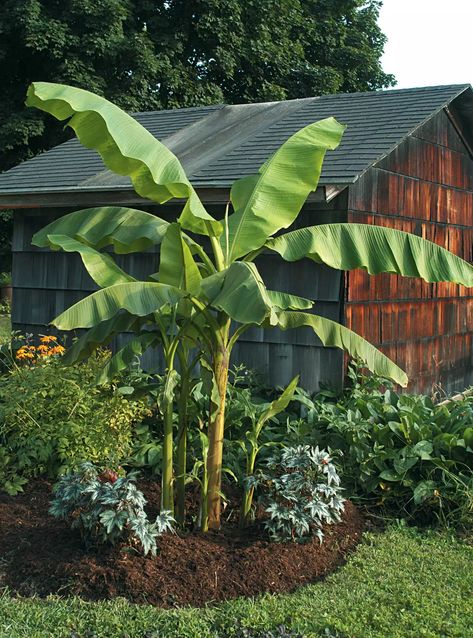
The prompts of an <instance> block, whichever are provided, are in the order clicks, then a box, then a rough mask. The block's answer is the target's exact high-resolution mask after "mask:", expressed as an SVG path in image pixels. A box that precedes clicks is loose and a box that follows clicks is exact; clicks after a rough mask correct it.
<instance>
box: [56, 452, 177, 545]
mask: <svg viewBox="0 0 473 638" xmlns="http://www.w3.org/2000/svg"><path fill="white" fill-rule="evenodd" d="M135 480H136V475H135V474H133V473H130V474H129V475H128V476H121V477H118V475H116V476H115V472H111V471H110V470H108V471H105V472H101V471H100V470H99V469H98V468H97V467H96V466H95V465H93V463H83V464H82V465H81V466H80V468H79V469H78V470H77V472H72V473H69V474H64V475H63V476H62V477H61V478H60V480H59V482H58V483H57V485H56V486H55V490H54V498H53V500H52V501H51V507H50V509H49V513H50V514H51V515H52V516H54V517H55V518H59V519H62V520H65V521H67V522H69V523H70V524H71V527H72V528H73V529H78V530H79V532H80V533H81V536H82V538H83V539H84V541H85V542H86V543H87V544H94V543H95V544H105V543H109V544H112V545H115V544H116V543H117V542H119V541H129V540H132V541H133V540H135V541H138V542H139V543H140V545H141V548H142V550H143V553H144V554H145V555H146V554H148V553H151V554H152V555H156V539H157V538H158V536H161V535H162V534H164V533H165V532H170V531H172V528H173V523H174V519H173V517H172V516H171V513H170V512H169V511H166V510H162V511H161V513H160V514H159V515H158V516H157V518H156V520H155V521H154V523H151V522H150V521H149V520H148V516H147V514H146V512H145V509H144V507H145V505H146V499H145V497H144V496H143V493H142V492H141V491H140V490H139V489H138V488H137V487H136V485H135Z"/></svg>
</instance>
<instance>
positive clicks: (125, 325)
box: [61, 310, 144, 365]
mask: <svg viewBox="0 0 473 638" xmlns="http://www.w3.org/2000/svg"><path fill="white" fill-rule="evenodd" d="M143 321H144V320H143V319H141V318H140V317H135V316H133V315H130V313H128V312H126V311H124V310H121V311H119V312H118V313H117V314H116V315H114V316H113V317H111V319H107V320H106V321H102V322H101V323H99V324H98V325H96V326H94V327H93V328H90V330H88V331H87V332H85V333H84V334H82V335H81V336H80V337H79V339H77V341H75V342H74V343H73V344H72V346H71V347H70V348H67V350H66V354H65V355H64V356H63V357H62V359H61V362H62V363H64V364H65V365H72V364H74V363H77V362H78V361H82V360H83V359H86V358H87V357H88V356H89V355H91V354H92V352H94V350H96V349H97V348H99V347H100V346H106V345H108V344H109V343H110V342H111V340H112V339H113V337H114V336H115V335H117V334H120V333H121V332H135V331H136V330H139V328H140V327H141V323H142V322H143Z"/></svg>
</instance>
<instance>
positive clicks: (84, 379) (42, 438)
mask: <svg viewBox="0 0 473 638" xmlns="http://www.w3.org/2000/svg"><path fill="white" fill-rule="evenodd" d="M108 357H109V355H108V354H106V353H102V352H101V353H97V354H96V355H94V356H92V357H91V358H90V359H89V360H88V361H87V362H86V363H83V364H78V365H75V366H70V367H68V368H65V367H62V366H61V365H60V362H59V361H58V360H51V361H49V362H48V363H44V364H43V363H39V364H37V365H34V366H18V365H14V367H13V368H12V369H11V371H9V372H8V373H6V374H5V375H4V376H3V377H2V378H1V379H0V489H3V490H5V491H7V492H9V493H15V492H16V491H18V490H19V489H20V488H21V485H22V484H24V483H25V482H27V480H28V479H29V478H31V477H33V476H38V475H40V474H47V475H48V476H50V477H52V478H54V477H56V476H58V475H60V474H61V473H63V472H65V471H68V470H71V469H74V468H76V467H77V466H78V464H80V463H81V462H82V461H93V462H95V463H99V464H111V465H117V464H119V463H120V462H122V461H123V459H124V458H125V457H126V456H127V454H128V453H129V452H130V450H131V446H132V440H133V427H132V426H133V424H134V423H137V422H140V421H141V420H142V419H143V417H144V416H146V415H147V414H149V408H148V406H147V403H146V401H135V400H132V401H128V400H127V399H125V398H124V397H123V396H120V395H118V394H116V393H114V392H113V389H112V388H110V386H108V387H105V388H98V387H96V385H95V378H96V376H97V374H98V372H99V370H101V368H102V367H103V365H104V364H105V363H106V362H107V359H108Z"/></svg>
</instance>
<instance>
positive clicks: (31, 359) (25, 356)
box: [15, 335, 66, 363]
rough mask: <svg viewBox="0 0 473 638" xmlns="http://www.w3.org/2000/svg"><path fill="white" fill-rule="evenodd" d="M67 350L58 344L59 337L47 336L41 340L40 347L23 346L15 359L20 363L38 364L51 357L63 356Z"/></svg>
mask: <svg viewBox="0 0 473 638" xmlns="http://www.w3.org/2000/svg"><path fill="white" fill-rule="evenodd" d="M65 351H66V349H65V348H64V346H61V345H60V344H58V342H57V337H54V336H53V335H49V336H48V335H45V336H44V337H41V338H40V345H39V346H29V345H25V346H21V348H19V350H18V351H17V353H16V355H15V358H16V359H17V360H18V361H26V362H28V363H36V362H37V361H39V360H45V359H48V358H49V357H55V356H57V355H62V354H64V352H65Z"/></svg>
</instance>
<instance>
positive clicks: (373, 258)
mask: <svg viewBox="0 0 473 638" xmlns="http://www.w3.org/2000/svg"><path fill="white" fill-rule="evenodd" d="M27 104H28V105H29V106H33V107H36V108H39V109H41V110H43V111H46V112H48V113H50V114H51V115H53V116H54V117H56V118H57V119H59V120H61V121H66V123H67V125H68V126H70V127H71V128H72V129H73V130H74V131H75V133H76V135H77V137H78V138H79V140H80V141H81V142H82V143H83V144H84V145H85V146H87V147H88V148H90V149H94V150H96V151H97V152H98V153H99V154H100V155H101V157H102V159H103V161H104V163H105V165H106V166H107V167H108V168H109V169H111V170H112V171H114V172H116V173H118V174H120V175H126V176H129V177H130V180H131V183H132V184H133V187H134V188H135V191H136V192H137V193H138V195H139V196H140V197H142V198H145V199H147V200H150V201H152V202H154V203H158V204H163V203H165V202H167V201H169V200H171V199H173V198H175V199H179V200H181V201H183V209H182V213H181V214H180V215H179V217H178V219H177V220H176V221H174V222H173V223H169V222H168V221H165V220H163V219H161V218H159V217H157V216H155V215H152V214H150V213H146V212H143V211H140V210H136V209H130V208H126V207H119V206H113V207H101V208H92V209H86V210H81V211H77V212H74V213H71V214H69V215H66V216H65V217H63V218H61V219H59V220H56V221H54V222H53V223H52V224H50V225H48V226H47V227H46V228H44V229H43V230H42V231H40V232H39V233H37V234H36V235H35V237H34V238H33V242H34V244H35V245H37V246H40V247H51V248H53V249H56V250H57V249H61V250H64V251H67V252H77V253H78V254H80V256H81V258H82V261H83V263H84V265H85V267H86V268H87V270H88V272H89V274H90V276H91V277H92V279H93V280H94V281H95V282H96V283H97V284H98V286H99V287H100V288H101V290H99V291H97V292H95V293H93V294H92V295H90V296H89V297H87V298H86V299H83V300H82V301H79V302H78V303H77V304H75V305H74V306H72V307H71V308H69V309H68V310H66V311H65V312H64V313H63V314H61V315H60V316H59V317H57V318H56V319H55V320H54V322H53V323H54V325H55V326H56V327H57V328H58V329H60V330H74V329H77V328H87V329H88V332H87V333H85V335H84V336H83V337H81V339H80V340H79V341H78V342H77V344H76V347H75V348H74V350H73V351H72V352H71V353H70V354H69V357H68V358H67V360H68V361H69V362H71V361H76V360H79V359H80V358H83V357H86V356H88V354H89V353H90V352H91V351H92V350H93V349H94V348H95V347H97V346H98V345H101V344H104V343H108V342H110V341H111V339H112V338H113V336H114V335H115V334H117V333H120V332H133V333H134V334H135V336H134V338H133V339H132V341H131V342H130V343H129V344H127V346H125V348H124V349H123V350H122V351H121V352H119V353H117V354H116V357H115V358H114V360H113V362H111V365H110V366H109V367H108V370H107V374H106V375H105V376H104V378H105V379H106V378H107V377H108V375H110V373H113V371H114V370H118V369H122V368H123V367H126V365H127V362H129V361H130V359H131V358H132V357H133V356H135V355H136V354H141V353H142V352H144V351H145V350H147V349H148V348H150V347H156V346H158V347H161V348H162V351H163V355H164V360H165V362H166V368H167V369H166V374H165V376H166V383H165V392H164V393H163V402H162V413H163V415H164V425H165V427H164V439H163V463H162V483H163V489H162V495H163V497H162V498H163V507H165V508H168V509H172V507H173V505H174V496H173V486H174V477H176V481H177V485H178V490H179V487H180V486H181V488H182V486H183V481H184V476H185V468H184V465H185V464H184V463H183V459H184V457H185V450H186V433H187V417H186V413H185V409H186V405H187V401H186V400H185V399H183V398H182V396H179V398H178V403H179V405H180V406H182V409H183V411H184V412H183V413H182V415H181V416H180V418H179V430H178V436H177V438H178V440H177V441H176V440H175V438H174V424H173V420H172V403H173V401H174V400H175V394H176V386H177V381H176V370H175V364H176V361H177V359H179V370H180V373H181V389H180V393H181V395H185V393H186V391H187V384H186V377H187V373H188V372H189V371H190V370H191V368H192V366H191V363H192V361H190V360H189V353H190V352H191V351H192V350H194V351H195V350H197V352H199V353H200V355H201V356H200V359H201V366H202V368H201V369H202V370H208V371H210V373H211V374H212V378H213V390H212V392H211V409H210V411H209V415H210V418H209V424H208V432H207V434H208V441H209V447H208V461H207V466H208V467H207V469H208V494H207V507H206V511H207V512H208V515H207V516H206V519H205V520H204V521H203V528H204V529H206V528H207V526H209V527H213V528H218V527H219V525H220V509H221V476H222V453H223V441H224V427H225V400H226V389H227V382H228V369H229V365H230V356H231V353H232V349H233V347H234V345H235V343H236V342H237V340H238V338H239V337H240V336H241V335H242V334H243V333H244V332H245V331H246V330H248V329H249V328H250V327H252V326H260V327H265V328H278V329H281V330H289V329H294V328H301V327H307V328H308V329H311V330H312V331H314V332H315V334H316V335H317V336H318V337H319V338H320V339H321V341H322V343H323V344H324V345H326V346H332V347H337V348H342V349H344V350H346V351H348V352H349V353H350V354H352V355H354V356H357V357H359V358H360V359H362V360H363V361H364V363H365V364H366V366H367V367H369V368H370V369H371V370H374V371H375V372H378V373H379V374H382V375H383V376H388V377H390V378H392V379H394V380H395V381H396V382H397V383H399V384H401V385H403V386H405V385H406V384H407V376H406V374H405V373H404V372H403V371H402V370H401V369H400V368H399V367H398V366H397V365H395V363H393V362H392V361H390V360H389V359H388V358H387V357H386V356H385V355H384V354H382V353H381V352H380V351H379V350H377V349H376V348H375V347H374V346H372V345H371V344H370V343H368V342H367V341H366V340H364V339H363V338H362V337H360V336H359V335H356V334H355V333H354V332H352V331H350V330H348V329H347V328H345V327H344V326H343V325H340V324H339V323H337V322H334V321H331V320H329V319H327V318H325V317H321V316H319V315H317V314H314V313H312V312H310V310H311V309H312V307H313V300H310V299H305V298H301V297H298V296H295V295H291V294H288V293H287V292H280V291H273V290H269V289H268V288H267V287H266V286H265V284H264V281H263V279H262V277H261V274H260V272H259V270H258V266H257V258H258V256H259V255H260V254H261V253H262V252H263V251H266V250H270V251H273V252H275V253H277V254H278V255H279V256H280V257H281V258H282V259H284V260H286V261H289V262H292V261H297V260H301V259H304V258H308V259H311V260H313V261H315V262H317V263H324V264H326V265H328V266H331V267H333V268H338V269H340V270H352V269H355V268H364V269H365V270H367V271H368V272H369V273H371V274H376V273H381V272H389V273H397V274H399V275H404V276H409V277H422V278H423V279H424V280H426V281H428V282H438V281H452V282H456V283H459V284H463V285H465V286H472V285H473V266H471V265H470V264H469V263H467V262H466V261H464V260H462V259H460V258H459V257H457V256H455V255H453V254H452V253H450V252H448V251H447V250H445V249H444V248H442V247H441V246H438V245H436V244H434V243H432V242H429V241H426V240H424V239H422V238H421V237H417V236H414V235H411V234H408V233H404V232H401V231H398V230H394V229H390V228H384V227H379V226H374V225H369V224H347V223H334V224H323V225H318V226H312V227H309V228H299V229H297V230H293V231H292V232H283V233H281V232H280V231H284V230H285V229H287V228H289V227H290V226H291V225H292V224H293V222H295V221H296V219H297V217H298V215H299V213H300V211H301V210H302V207H303V205H304V203H305V200H306V199H307V197H308V196H309V194H310V193H311V192H313V191H315V190H316V189H317V185H318V181H319V177H320V173H321V169H322V162H323V159H324V156H325V153H326V151H329V150H331V149H334V148H336V147H337V146H338V144H339V143H340V140H341V138H342V135H343V131H344V126H342V125H341V124H339V123H338V122H337V121H336V120H335V119H334V118H328V119H325V120H322V121H320V122H315V123H313V124H310V125H308V126H306V127H305V128H303V129H301V130H300V131H298V132H296V133H294V135H292V136H291V137H290V138H289V139H288V140H287V141H286V142H284V144H282V146H281V147H280V148H279V149H278V150H277V151H276V152H275V153H274V154H273V155H272V156H271V157H270V158H268V159H267V161H266V162H264V164H263V165H262V166H261V167H260V169H259V170H258V172H257V173H255V174H253V175H247V176H245V177H243V178H241V179H238V180H237V181H236V182H235V183H234V184H233V186H232V188H231V190H230V194H229V200H230V201H229V205H228V207H227V209H226V212H225V215H223V217H222V219H216V218H215V217H213V216H212V215H211V214H210V213H209V212H208V211H207V210H206V209H205V207H204V205H203V204H202V202H201V201H200V199H199V196H198V194H197V192H196V191H195V189H194V188H193V186H192V184H191V183H190V181H189V179H188V178H187V176H186V174H185V172H184V169H183V167H182V165H181V164H180V162H179V160H178V159H177V158H176V157H175V156H174V155H173V153H172V152H171V151H170V150H169V149H168V148H167V147H166V146H165V145H163V144H162V143H160V142H159V141H158V140H157V139H156V138H155V137H154V136H153V135H152V134H151V133H150V132H149V131H147V130H146V129H145V128H143V127H142V126H141V125H140V124H139V123H138V122H137V121H136V120H134V119H133V118H132V117H131V116H129V115H128V114H126V113H124V112H123V111H121V110H120V109H119V108H118V107H116V106H115V105H113V104H111V103H110V102H108V101H107V100H105V99H103V98H101V97H99V96H97V95H94V94H92V93H89V92H88V91H84V90H81V89H78V88H74V87H70V86H64V85H60V84H50V83H46V82H35V83H33V84H32V85H31V86H30V88H29V90H28V97H27ZM188 233H191V234H192V236H190V235H189V234H188ZM199 235H200V236H203V242H202V243H199V242H198V241H197V239H195V238H198V236H199ZM154 245H160V247H161V248H160V259H159V267H158V268H157V271H156V272H155V273H151V274H150V276H149V277H148V279H147V280H146V281H137V280H136V279H135V278H134V277H132V276H131V275H130V274H129V273H127V272H125V271H124V270H123V269H122V268H120V267H119V266H118V264H117V263H116V262H115V261H114V260H113V258H112V256H111V254H110V252H101V249H103V248H106V247H111V248H112V250H113V251H115V252H116V253H122V254H125V253H133V252H142V251H144V250H147V249H149V248H150V247H152V246H154ZM207 247H210V250H207ZM315 310H317V306H315ZM173 439H174V440H173ZM175 448H177V459H178V461H177V468H176V469H175V463H174V457H173V454H174V449H175ZM180 498H181V499H182V490H181V493H180ZM178 500H179V499H178ZM181 514H182V513H181Z"/></svg>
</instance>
